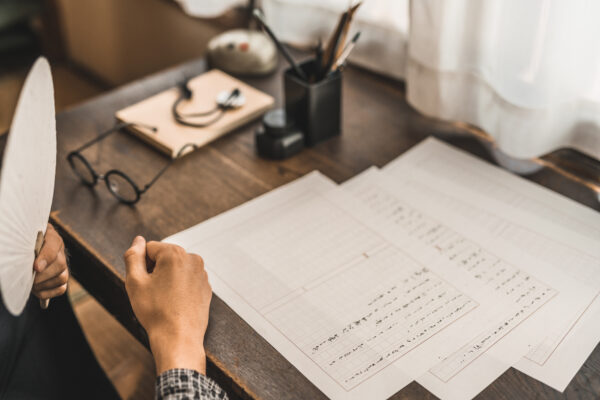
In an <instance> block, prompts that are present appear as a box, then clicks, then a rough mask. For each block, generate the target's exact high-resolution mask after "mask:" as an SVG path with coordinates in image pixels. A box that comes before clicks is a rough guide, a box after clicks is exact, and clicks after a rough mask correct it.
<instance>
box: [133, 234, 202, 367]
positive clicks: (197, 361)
mask: <svg viewBox="0 0 600 400" xmlns="http://www.w3.org/2000/svg"><path fill="white" fill-rule="evenodd" d="M123 257H124V258H125V264H126V265H127V275H126V279H125V288H126V289H127V294H128V295H129V300H130V302H131V307H132V308H133V312H134V313H135V316H136V317H137V319H138V320H139V322H140V324H142V326H143V327H144V328H145V329H146V332H147V333H148V339H149V340H150V348H151V349H152V354H153V355H154V360H155V363H156V372H157V374H159V375H160V374H161V373H163V372H164V371H167V370H169V369H172V368H189V369H195V370H197V371H199V372H200V373H202V374H205V373H206V355H205V352H204V345H203V343H204V334H205V333H206V328H207V326H208V311H209V307H210V299H211V297H212V289H211V287H210V284H209V283H208V275H207V274H206V271H205V270H204V261H203V260H202V258H201V257H200V256H198V255H196V254H188V253H186V252H185V250H184V249H182V248H181V247H179V246H175V245H172V244H166V243H160V242H149V243H147V244H146V241H145V239H144V238H143V237H141V236H138V237H136V238H135V239H134V240H133V243H132V244H131V247H130V248H129V249H128V250H127V251H126V252H125V254H124V256H123ZM147 261H148V264H147V263H146V262H147ZM149 267H150V268H149ZM150 270H151V271H152V272H148V271H150Z"/></svg>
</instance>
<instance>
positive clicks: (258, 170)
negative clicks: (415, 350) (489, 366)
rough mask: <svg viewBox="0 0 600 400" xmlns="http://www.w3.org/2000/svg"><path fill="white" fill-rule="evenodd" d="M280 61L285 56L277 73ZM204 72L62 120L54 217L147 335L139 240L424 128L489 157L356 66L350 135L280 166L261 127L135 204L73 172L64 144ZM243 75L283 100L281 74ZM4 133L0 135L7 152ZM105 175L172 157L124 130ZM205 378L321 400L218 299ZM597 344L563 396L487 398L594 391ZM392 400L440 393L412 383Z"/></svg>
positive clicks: (348, 92) (113, 307)
mask: <svg viewBox="0 0 600 400" xmlns="http://www.w3.org/2000/svg"><path fill="white" fill-rule="evenodd" d="M283 67H284V65H283V63H282V65H281V68H283ZM205 70H207V66H206V64H205V62H204V61H203V60H196V61H192V62H190V63H187V64H184V65H181V66H178V67H176V68H173V69H170V70H167V71H164V72H161V73H158V74H156V75H153V76H150V77H148V78H145V79H142V80H139V81H136V82H133V83H131V84H128V85H126V86H124V87H121V88H119V89H116V90H114V91H112V92H109V93H107V94H105V95H102V96H100V97H98V98H95V99H93V100H91V101H88V102H85V103H83V104H81V105H79V106H77V107H75V108H72V109H70V110H67V111H64V112H62V113H60V114H59V115H58V116H57V129H58V165H57V176H56V189H55V195H54V205H53V210H54V211H53V214H52V221H53V223H54V224H55V225H56V226H57V228H58V229H59V230H60V232H61V234H62V235H63V236H64V239H65V243H66V245H67V247H68V248H69V250H70V253H71V257H72V258H71V260H72V261H71V268H72V271H73V275H74V276H75V277H76V278H77V279H78V280H79V281H80V282H81V283H82V284H83V285H84V286H85V287H86V288H87V289H88V291H89V292H90V293H91V294H92V295H94V296H95V297H96V298H97V299H98V300H99V301H100V302H101V303H102V304H103V305H104V307H105V308H106V309H107V310H108V311H110V312H111V313H112V314H113V315H114V316H116V317H117V319H118V320H119V321H120V322H121V323H122V324H123V325H124V326H125V327H127V328H128V329H129V330H130V331H131V332H132V333H133V334H134V335H135V336H136V337H137V338H138V339H139V340H140V341H142V342H145V340H146V337H145V333H144V331H143V329H142V328H141V327H140V326H139V325H138V324H137V322H136V321H135V318H134V316H133V314H132V312H131V308H130V305H129V302H128V300H127V296H126V293H125V287H124V279H125V265H124V263H123V260H122V254H123V253H124V252H125V250H126V249H127V248H128V246H129V244H130V242H131V240H132V239H133V238H134V236H136V235H138V234H141V235H143V236H145V237H146V238H147V239H149V240H160V239H163V238H164V237H166V236H169V235H172V234H174V233H176V232H178V231H180V230H182V229H185V228H188V227H190V226H192V225H195V224H198V223H200V222H202V221H204V220H206V219H208V218H210V217H212V216H215V215H217V214H219V213H222V212H224V211H226V210H229V209H231V208H233V207H235V206H238V205H240V204H242V203H244V202H246V201H248V200H250V199H252V198H254V197H256V196H258V195H260V194H263V193H265V192H267V191H269V190H271V189H273V188H276V187H278V186H280V185H282V184H284V183H286V182H289V181H291V180H293V179H296V178H298V177H299V176H302V175H304V174H306V173H307V172H309V171H312V170H314V169H318V170H320V171H321V172H323V173H324V174H325V175H327V176H329V177H330V178H332V179H333V180H334V181H336V182H338V183H341V182H343V181H345V180H346V179H348V178H350V177H352V176H354V175H355V174H357V173H359V172H361V171H363V170H364V169H366V168H368V167H370V166H371V165H377V166H380V167H381V166H383V165H385V164H386V163H387V162H389V161H390V160H392V159H394V158H395V157H397V156H398V155H400V154H401V153H403V152H404V151H406V150H407V149H409V148H410V147H411V146H413V145H415V144H416V143H418V142H419V141H421V140H422V139H424V138H425V137H426V136H427V135H430V134H435V135H436V136H438V137H441V138H443V139H446V140H447V141H449V142H450V143H452V144H454V145H456V146H459V147H462V148H465V149H467V150H469V151H470V152H472V153H474V154H477V155H479V156H481V157H483V158H485V159H488V157H487V155H486V153H485V151H484V150H483V148H482V147H481V146H480V145H479V144H478V142H477V141H476V140H474V139H473V136H472V135H470V134H469V133H468V131H469V129H462V128H461V127H460V125H457V124H450V123H445V122H440V121H436V120H433V119H430V118H426V117H424V116H422V115H420V114H419V113H417V112H416V111H415V110H413V109H412V108H411V107H410V106H409V105H408V104H407V102H406V99H405V91H404V85H403V84H402V83H401V82H398V81H394V80H390V79H387V78H384V77H381V76H378V75H375V74H372V73H369V72H366V71H363V70H361V69H358V68H353V67H350V68H348V69H346V71H345V72H344V78H343V133H342V135H341V136H339V137H336V138H333V139H331V140H329V141H327V142H324V143H321V144H319V145H317V146H315V147H313V148H311V149H306V150H304V151H303V152H302V153H300V154H299V155H297V156H295V157H292V158H290V159H287V160H284V161H268V160H263V159H261V158H259V157H258V156H257V154H256V151H255V148H254V137H253V134H254V130H255V128H256V127H257V126H258V122H253V123H251V124H249V125H246V126H244V127H242V128H240V129H238V130H236V131H234V132H232V133H230V134H229V135H227V136H225V137H222V138H221V139H219V140H217V141H215V142H213V143H212V144H210V145H208V146H205V147H203V148H201V149H199V150H198V151H196V152H194V153H192V154H190V155H188V156H185V157H184V158H182V159H180V160H177V161H176V162H175V163H174V164H173V166H172V167H171V168H170V169H169V170H168V171H167V172H166V173H165V174H164V175H163V176H162V177H161V178H160V179H159V180H158V181H157V182H156V184H155V185H154V186H153V187H152V188H151V189H150V190H149V191H148V192H147V193H145V194H144V195H143V197H142V199H141V201H140V202H139V203H138V204H137V205H136V206H134V207H130V206H126V205H122V204H119V203H118V202H117V201H116V199H115V198H114V197H113V196H112V195H111V194H110V193H109V191H108V190H107V188H106V187H105V186H104V184H103V183H101V184H99V185H97V186H96V187H95V188H93V189H91V188H88V187H86V186H83V185H82V184H81V183H80V181H79V180H78V179H77V178H76V177H75V176H74V175H73V173H72V171H71V170H70V167H69V165H68V163H67V161H66V155H67V153H68V152H69V151H71V150H73V149H75V148H76V147H78V146H79V145H81V144H83V143H85V142H87V141H88V140H90V139H92V138H93V137H94V136H95V135H97V134H98V133H99V132H101V131H103V130H105V129H107V128H110V127H111V126H113V124H114V123H115V118H114V114H115V111H117V110H119V109H121V108H123V107H125V106H128V105H130V104H133V103H135V102H138V101H140V100H142V99H144V98H146V97H148V96H150V95H153V94H155V93H158V92H160V91H162V90H164V89H166V88H169V87H172V86H174V85H175V84H176V83H177V82H179V81H181V80H182V79H183V77H184V76H185V77H191V76H195V75H198V74H201V73H202V72H203V71H205ZM244 80H245V81H246V82H248V83H249V84H251V85H253V86H255V87H256V88H258V89H260V90H263V91H265V92H267V93H270V94H271V95H273V96H275V98H276V102H277V104H278V105H281V104H282V91H283V88H282V86H283V85H282V78H281V74H280V73H277V74H275V75H272V76H269V77H263V78H248V79H245V78H244ZM4 143H5V138H0V148H3V147H4ZM85 155H86V156H87V157H88V159H90V160H92V161H93V162H94V167H95V168H97V170H98V171H99V172H106V171H108V170H110V169H114V168H116V169H121V170H123V171H125V172H126V173H127V174H128V175H130V176H131V177H132V178H133V179H134V180H135V181H136V182H138V183H140V184H141V185H143V184H145V183H146V182H147V181H148V180H149V179H151V178H152V177H153V174H154V173H155V172H157V171H158V170H159V169H160V168H161V167H162V166H163V165H165V164H166V163H167V162H168V159H167V158H166V157H165V156H164V155H162V154H161V153H159V152H157V151H155V150H153V149H152V148H150V147H149V146H147V145H145V144H143V143H142V142H140V141H139V140H138V139H136V138H135V137H133V136H130V135H129V134H128V133H124V132H119V133H116V134H114V135H112V136H110V137H109V138H107V139H106V140H104V141H102V142H100V143H99V144H98V145H96V146H94V147H92V148H91V149H89V150H86V152H85ZM529 179H531V180H533V181H535V182H538V183H540V184H542V185H544V186H546V187H549V188H551V189H553V190H555V191H557V192H560V193H562V194H564V195H566V196H568V197H570V198H572V199H574V200H576V201H578V202H580V203H583V204H586V205H587V206H589V207H592V208H595V209H596V210H598V209H599V208H600V206H599V204H598V201H597V199H596V197H595V196H596V195H595V193H594V192H593V191H592V190H590V188H589V187H587V186H586V185H584V184H582V183H581V182H580V181H578V180H576V179H575V180H574V179H570V178H569V177H568V176H565V175H564V174H560V173H558V172H556V170H555V169H552V168H544V169H543V170H542V171H540V172H538V173H536V174H535V175H533V176H531V177H529ZM205 346H206V351H207V355H208V357H209V370H208V374H209V375H211V376H213V377H214V378H215V379H217V380H218V381H219V382H220V383H221V384H222V385H223V386H225V387H226V388H227V390H229V391H230V394H231V396H232V397H235V395H239V396H240V397H243V398H246V397H249V398H260V399H319V398H324V397H325V396H324V395H323V394H322V393H321V392H320V391H319V390H318V389H317V388H316V387H315V386H314V385H313V384H311V383H310V382H309V381H308V380H307V379H306V378H305V377H304V376H303V375H302V374H301V373H300V372H298V370H297V369H296V368H294V367H293V366H292V365H291V364H290V363H289V362H288V361H287V360H286V359H285V358H284V357H283V356H282V355H281V354H279V353H278V352H277V351H276V350H275V349H274V348H273V347H271V345H269V343H267V342H266V341H265V340H264V339H263V338H262V337H260V336H259V335H258V334H257V333H256V332H255V331H254V330H253V329H252V328H251V327H250V326H249V325H248V324H247V323H246V322H244V321H243V320H242V319H241V318H240V317H239V316H238V315H237V314H236V313H235V312H233V311H232V310H231V309H230V308H229V307H228V306H227V305H226V304H225V303H223V301H221V300H220V299H219V298H218V296H214V298H213V302H212V305H211V314H210V324H209V328H208V332H207V335H206V342H205ZM599 393H600V349H599V348H596V350H595V351H594V353H593V354H592V355H591V356H590V357H589V359H588V360H587V362H586V363H585V364H584V366H583V367H582V368H581V370H580V371H579V373H578V374H577V376H576V377H575V379H574V380H573V381H572V382H571V384H570V385H569V387H568V388H567V390H566V391H565V393H564V394H561V393H559V392H557V391H555V390H553V389H551V388H550V387H548V386H546V385H544V384H542V383H540V382H538V381H536V380H534V379H532V378H530V377H528V376H526V375H524V374H522V373H520V372H518V371H516V370H514V369H512V368H511V369H509V370H508V371H507V372H506V373H505V374H504V375H502V376H501V377H500V378H499V379H498V380H496V381H495V382H494V383H493V384H492V385H490V386H489V387H488V388H487V389H486V390H485V391H484V392H482V393H481V394H480V397H481V398H484V399H488V398H493V399H517V398H518V399H523V398H544V399H545V398H547V399H559V398H581V399H592V398H598V396H599ZM393 398H394V399H428V398H434V396H433V395H431V394H430V393H428V392H427V391H426V390H425V389H424V388H422V387H421V386H420V385H418V384H417V383H415V382H413V383H412V384H410V385H409V386H407V387H406V388H404V389H402V390H401V391H399V392H398V393H397V394H396V395H395V396H393Z"/></svg>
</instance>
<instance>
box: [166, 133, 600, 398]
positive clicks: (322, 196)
mask: <svg viewBox="0 0 600 400" xmlns="http://www.w3.org/2000/svg"><path fill="white" fill-rule="evenodd" d="M165 241H167V242H170V243H176V244H179V245H181V246H183V247H184V248H186V249H187V250H188V251H190V252H196V253H199V254H201V255H202V257H203V258H204V260H205V265H206V268H207V270H208V272H209V277H210V280H211V283H212V286H213V289H214V292H215V293H216V294H217V295H218V296H219V297H220V298H221V299H223V300H224V301H225V302H226V303H227V304H228V305H229V306H230V307H231V308H232V309H233V310H235V312H237V313H238V314H239V315H240V316H241V317H242V318H244V320H246V322H248V323H249V324H250V325H251V326H252V327H253V328H254V329H255V330H256V331H257V332H258V333H259V334H260V335H262V336H263V337H264V338H265V339H266V340H268V341H269V343H271V344H272V345H273V346H274V347H275V348H276V349H277V350H278V351H279V352H280V353H281V354H283V355H284V356H285V357H286V358H287V359H288V360H289V361H290V362H291V363H292V364H293V365H294V366H295V367H296V368H297V369H298V370H299V371H300V372H302V373H303V374H304V375H305V376H306V377H307V378H308V379H310V380H311V382H313V383H314V384H315V385H316V386H317V387H318V388H319V389H321V390H322V391H323V393H325V394H326V395H327V396H329V397H330V398H332V399H363V398H370V399H385V398H388V397H390V396H391V395H393V394H394V393H396V392H397V391H399V390H400V389H402V388H403V387H404V386H406V385H407V384H409V383H410V382H411V381H413V380H416V381H417V382H419V383H420V384H421V385H423V386H424V387H425V388H427V389H428V390H429V391H431V392H432V393H434V394H435V395H437V396H439V397H440V398H442V399H465V398H471V397H474V396H475V395H477V394H478V393H479V392H480V391H481V390H483V389H484V388H485V387H486V386H487V385H489V384H490V383H492V382H493V381H494V380H495V379H496V378H498V377H499V376H500V375H501V374H502V373H504V371H506V370H507V369H508V368H509V367H511V366H514V367H516V368H518V369H519V370H521V371H523V372H524V373H526V374H528V375H530V376H532V377H534V378H536V379H539V380H541V381H542V382H544V383H546V384H548V385H550V386H552V387H554V388H556V389H557V390H559V391H563V390H564V389H565V387H566V385H567V384H568V383H569V381H570V380H571V379H572V377H573V376H574V375H575V374H576V373H577V371H578V370H579V368H580V367H581V365H582V364H583V362H584V361H585V359H586V358H587V356H588V355H589V354H590V353H591V352H592V350H593V349H594V347H595V346H596V344H597V343H598V342H599V341H600V325H598V324H597V323H596V321H597V320H598V318H599V317H600V298H599V297H598V294H599V292H600V215H599V214H598V213H597V212H595V211H593V210H591V209H588V208H586V207H584V206H581V205H579V204H577V203H575V202H573V201H571V200H568V199H566V198H564V197H562V196H560V195H558V194H556V193H553V192H551V191H548V190H546V189H544V188H542V187H540V186H537V185H535V184H533V183H530V182H528V181H526V180H523V179H521V178H518V177H515V176H513V175H511V174H509V173H507V172H505V171H503V170H501V169H499V168H496V167H494V166H491V165H489V164H487V163H485V162H483V161H481V160H479V159H477V158H475V157H473V156H470V155H468V154H466V153H463V152H461V151H459V150H455V149H453V148H452V147H450V146H448V145H446V144H443V143H442V142H439V141H437V140H435V139H427V140H426V141H424V142H423V143H421V144H419V145H418V146H416V147H415V148H413V149H412V150H410V151H409V152H407V153H405V154H403V155H402V156H401V157H399V158H398V159H396V160H394V161H393V162H391V163H390V164H388V165H387V166H386V167H385V168H383V169H382V170H378V169H376V168H371V169H369V170H367V171H365V172H364V173H362V174H360V175H358V176H356V177H354V178H352V179H351V180H349V181H347V182H345V183H344V184H342V185H339V186H338V185H336V184H335V183H334V182H332V181H331V180H329V179H328V178H326V177H325V176H323V175H322V174H320V173H319V172H312V173H310V174H308V175H306V176H304V177H302V178H300V179H297V180H296V181H294V182H292V183H289V184H287V185H285V186H282V187H280V188H278V189H276V190H273V191H271V192H270V193H267V194H265V195H263V196H261V197H259V198H256V199H254V200H252V201H250V202H248V203H246V204H243V205H241V206H239V207H237V208H235V209H232V210H230V211H228V212H226V213H224V214H221V215H219V216H217V217H215V218H212V219H210V220H208V221H206V222H204V223H202V224H199V225H196V226H194V227H192V228H190V229H187V230H185V231H183V232H180V233H178V234H176V235H174V236H171V237H169V238H167V239H165Z"/></svg>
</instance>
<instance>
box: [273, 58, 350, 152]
mask: <svg viewBox="0 0 600 400" xmlns="http://www.w3.org/2000/svg"><path fill="white" fill-rule="evenodd" d="M300 68H301V69H302V70H303V71H304V72H305V73H306V75H307V76H309V77H311V78H312V77H315V76H318V75H319V74H318V72H319V71H317V63H316V62H315V60H309V61H306V62H304V63H302V64H300ZM284 94H285V110H286V113H287V115H288V116H289V117H291V118H292V119H293V120H294V121H295V122H296V125H297V126H298V128H300V130H301V131H302V132H303V133H304V141H305V143H306V144H307V145H308V146H314V145H315V144H317V143H319V142H321V141H323V140H326V139H329V138H331V137H333V136H336V135H339V134H340V132H341V126H340V121H341V112H342V73H341V71H339V70H336V71H334V72H332V73H330V74H327V75H326V76H325V77H324V78H323V79H321V80H317V81H314V82H312V81H309V82H307V81H305V80H303V79H301V78H300V77H299V76H298V75H297V74H296V73H295V72H294V70H293V69H292V68H289V69H287V70H286V71H285V73H284Z"/></svg>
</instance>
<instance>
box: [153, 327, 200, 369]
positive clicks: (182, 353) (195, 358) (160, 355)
mask: <svg viewBox="0 0 600 400" xmlns="http://www.w3.org/2000/svg"><path fill="white" fill-rule="evenodd" d="M149 341H150V349H151V350H152V355H153V356H154V362H155V364H156V375H160V374H162V373H163V372H165V371H168V370H170V369H173V368H185V369H193V370H196V371H198V372H200V373H201V374H203V375H206V353H205V351H204V346H203V338H202V337H194V336H193V335H182V334H175V333H169V332H153V333H152V334H151V335H150V334H149Z"/></svg>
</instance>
